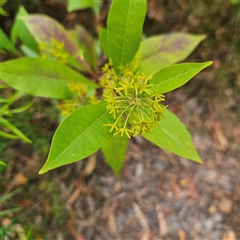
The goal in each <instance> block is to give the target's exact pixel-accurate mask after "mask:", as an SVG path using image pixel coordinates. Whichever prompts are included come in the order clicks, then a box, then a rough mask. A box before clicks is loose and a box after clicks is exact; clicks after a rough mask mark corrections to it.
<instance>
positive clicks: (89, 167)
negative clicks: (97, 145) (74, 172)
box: [83, 153, 97, 177]
mask: <svg viewBox="0 0 240 240" xmlns="http://www.w3.org/2000/svg"><path fill="white" fill-rule="evenodd" d="M96 163H97V153H94V154H93V155H91V156H90V157H88V160H87V164H86V166H85V169H84V171H83V175H84V176H85V177H87V176H89V175H90V174H91V173H92V172H93V170H94V169H95V167H96Z"/></svg>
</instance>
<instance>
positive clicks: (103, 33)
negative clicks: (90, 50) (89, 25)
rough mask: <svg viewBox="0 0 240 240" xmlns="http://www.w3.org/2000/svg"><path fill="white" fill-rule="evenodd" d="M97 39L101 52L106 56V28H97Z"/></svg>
mask: <svg viewBox="0 0 240 240" xmlns="http://www.w3.org/2000/svg"><path fill="white" fill-rule="evenodd" d="M99 41H100V44H101V47H102V50H103V52H104V53H105V55H106V56H107V57H109V55H108V44H107V29H105V28H101V27H100V28H99Z"/></svg>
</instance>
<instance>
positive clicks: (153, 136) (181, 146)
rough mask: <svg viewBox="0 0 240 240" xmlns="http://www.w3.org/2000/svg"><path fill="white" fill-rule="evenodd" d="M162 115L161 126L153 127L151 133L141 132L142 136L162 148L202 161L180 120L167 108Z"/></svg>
mask: <svg viewBox="0 0 240 240" xmlns="http://www.w3.org/2000/svg"><path fill="white" fill-rule="evenodd" d="M164 116H165V118H164V119H162V120H161V121H159V124H160V126H161V127H157V128H156V127H155V128H154V129H153V132H152V133H147V134H143V137H145V138H146V139H148V140H149V141H151V142H153V143H154V144H156V145H157V146H158V147H160V148H162V149H165V150H167V151H169V152H172V153H175V154H177V155H179V156H181V157H184V158H187V159H190V160H193V161H196V162H199V163H202V160H201V158H200V157H199V155H198V153H197V152H196V149H195V147H194V144H193V141H192V138H191V136H190V134H189V132H188V131H187V129H186V128H185V126H184V125H183V124H182V122H181V121H180V120H179V119H178V118H177V116H175V115H174V114H173V113H172V112H170V111H168V110H167V109H165V112H164Z"/></svg>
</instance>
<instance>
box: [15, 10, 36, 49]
mask: <svg viewBox="0 0 240 240" xmlns="http://www.w3.org/2000/svg"><path fill="white" fill-rule="evenodd" d="M25 16H29V14H28V12H27V11H26V10H25V8H24V7H23V6H21V7H20V8H19V10H18V12H17V14H16V17H15V20H14V23H13V26H12V29H11V39H12V42H13V44H16V41H17V39H18V38H19V39H20V40H21V41H22V42H23V44H24V45H26V46H28V47H29V48H31V49H32V50H34V51H35V52H38V44H37V42H36V40H35V39H34V37H33V36H32V35H31V34H30V33H29V31H28V30H27V28H26V26H25V25H24V23H23V22H22V20H21V18H22V17H25Z"/></svg>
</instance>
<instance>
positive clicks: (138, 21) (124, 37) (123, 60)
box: [107, 0, 146, 71]
mask: <svg viewBox="0 0 240 240" xmlns="http://www.w3.org/2000/svg"><path fill="white" fill-rule="evenodd" d="M145 15H146V1H136V0H125V1H122V0H115V1H113V3H112V6H111V9H110V12H109V16H108V20H107V43H108V53H109V57H110V59H112V63H113V67H114V69H115V71H118V67H119V66H125V65H126V64H128V63H130V62H131V61H132V60H133V58H134V56H135V54H136V52H137V51H138V48H139V45H140V42H141V36H142V26H143V22H144V19H145Z"/></svg>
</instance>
